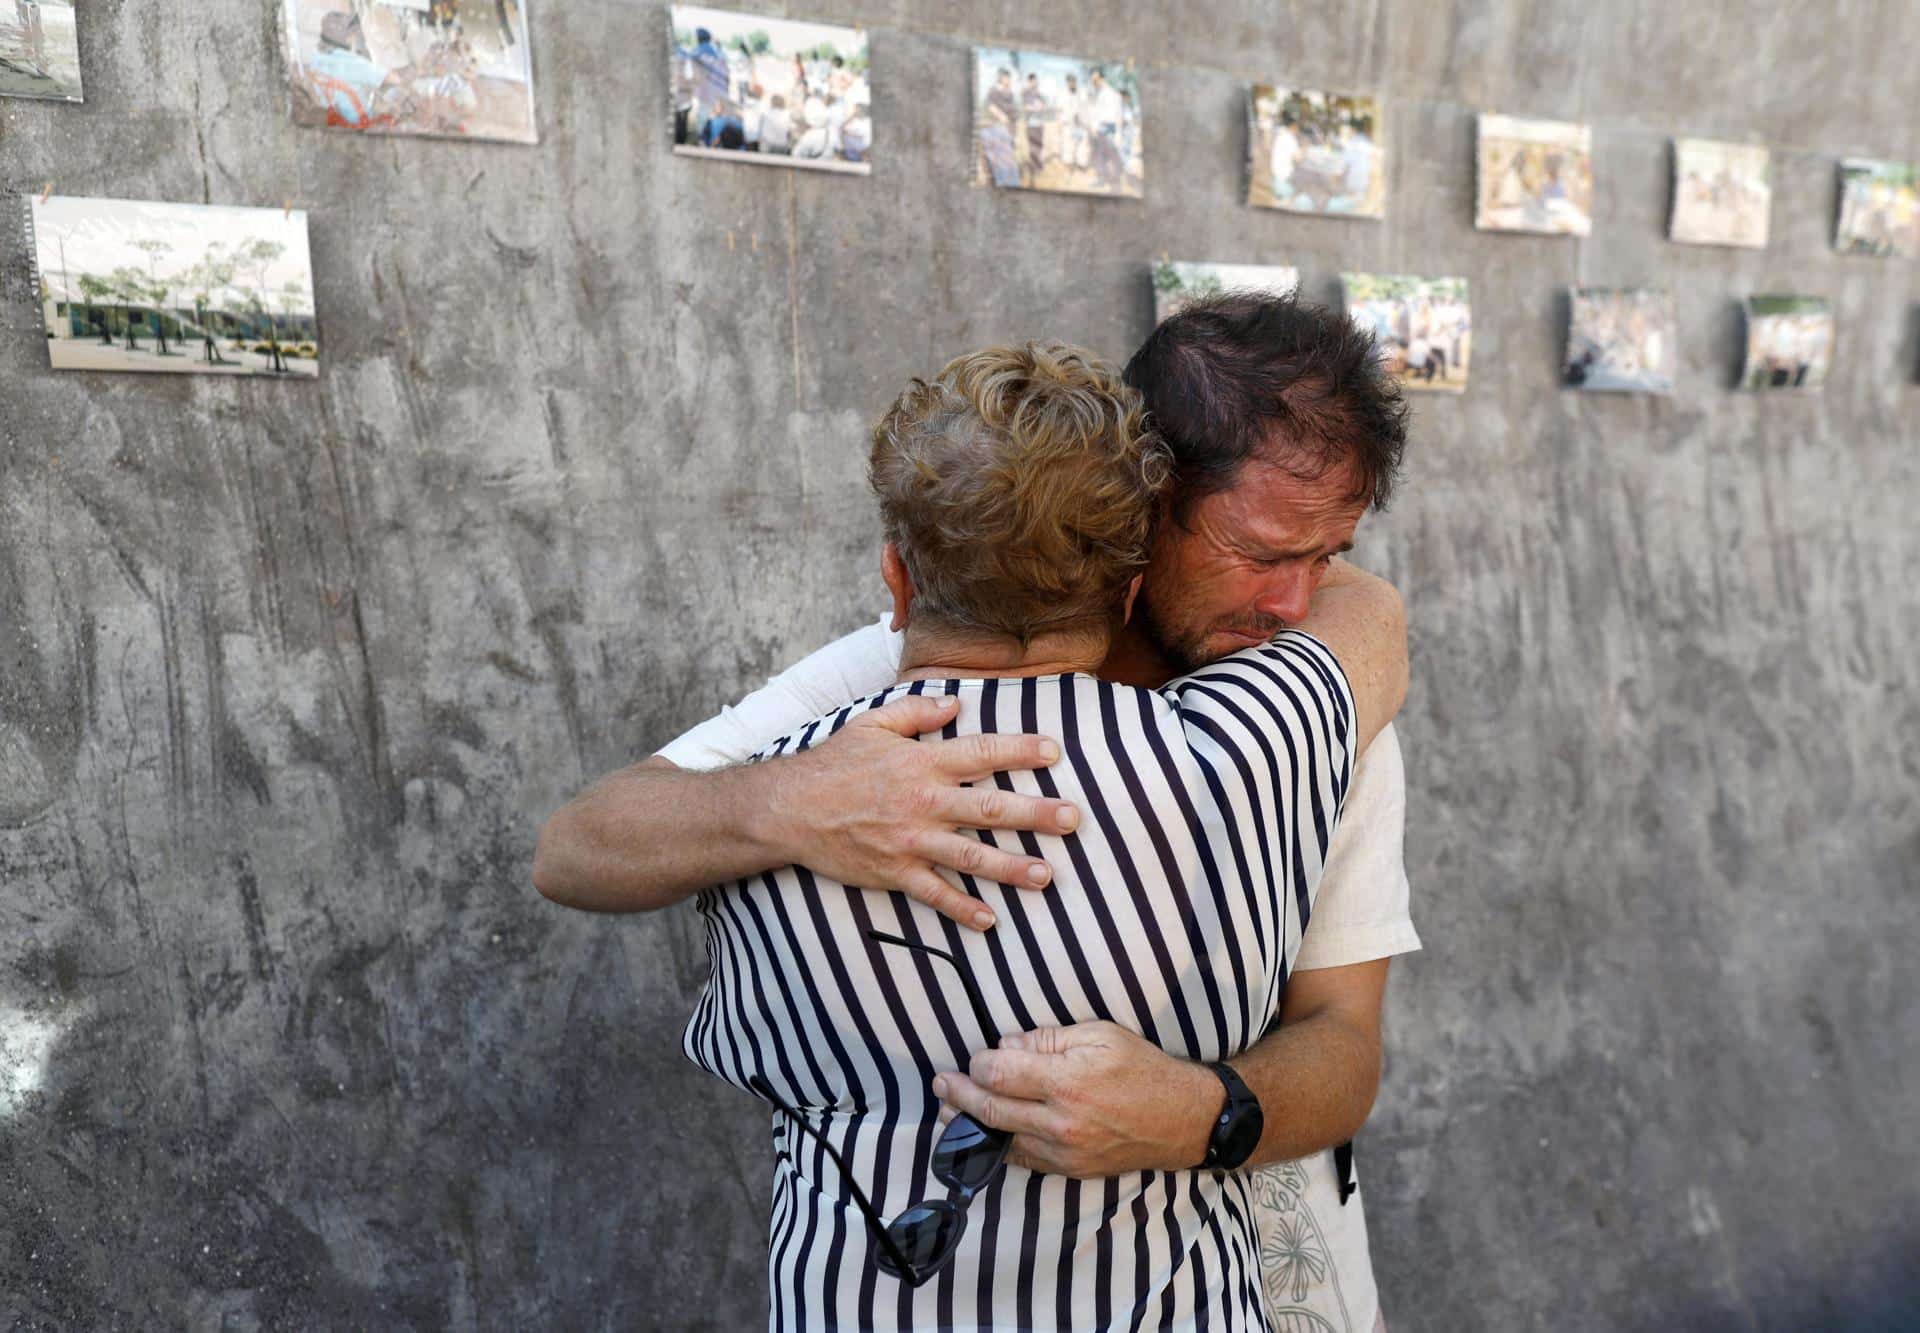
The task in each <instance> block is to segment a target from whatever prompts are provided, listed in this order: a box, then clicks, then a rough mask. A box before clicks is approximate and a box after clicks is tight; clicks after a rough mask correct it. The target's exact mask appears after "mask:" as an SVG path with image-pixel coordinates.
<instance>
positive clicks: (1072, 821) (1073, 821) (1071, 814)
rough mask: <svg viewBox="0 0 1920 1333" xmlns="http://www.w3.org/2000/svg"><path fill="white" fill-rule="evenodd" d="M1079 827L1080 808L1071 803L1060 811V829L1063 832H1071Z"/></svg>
mask: <svg viewBox="0 0 1920 1333" xmlns="http://www.w3.org/2000/svg"><path fill="white" fill-rule="evenodd" d="M1079 827H1080V811H1079V810H1078V809H1076V808H1075V807H1073V806H1071V805H1070V806H1068V807H1067V808H1066V809H1064V810H1062V811H1061V812H1060V831H1061V832H1062V833H1071V832H1073V831H1074V830H1075V829H1077V828H1079Z"/></svg>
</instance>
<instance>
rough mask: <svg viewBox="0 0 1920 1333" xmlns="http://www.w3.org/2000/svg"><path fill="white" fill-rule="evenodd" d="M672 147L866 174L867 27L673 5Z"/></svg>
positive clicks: (869, 139)
mask: <svg viewBox="0 0 1920 1333" xmlns="http://www.w3.org/2000/svg"><path fill="white" fill-rule="evenodd" d="M668 12H669V13H670V15H671V16H672V17H671V23H672V26H673V42H672V52H671V60H672V63H673V68H672V71H671V74H672V81H673V151H674V152H676V153H683V154H685V155H687V156H689V157H716V158H726V159H729V160H731V161H735V162H757V163H760V164H761V165H763V166H770V167H808V168H811V169H813V170H817V171H841V172H848V173H851V174H854V175H860V176H865V175H867V174H869V173H870V172H871V171H872V170H873V90H872V87H871V85H870V84H869V83H868V47H867V34H866V31H865V30H864V29H862V28H841V27H835V26H834V25H832V24H829V23H802V22H797V21H794V20H790V19H774V18H764V17H762V16H761V15H758V14H735V13H732V12H730V11H728V10H724V9H704V8H701V7H699V6H695V5H674V6H673V7H672V8H671V9H670V10H669V11H668Z"/></svg>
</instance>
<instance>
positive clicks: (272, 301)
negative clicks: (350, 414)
mask: <svg viewBox="0 0 1920 1333" xmlns="http://www.w3.org/2000/svg"><path fill="white" fill-rule="evenodd" d="M30 207H31V209H32V215H33V234H34V250H35V257H36V261H37V268H38V272H39V279H40V300H41V307H42V313H43V316H44V319H45V323H46V331H47V354H48V359H49V360H50V361H51V363H52V365H53V368H54V369H55V370H140V371H173V372H186V373H192V374H206V375H266V376H271V377H280V378H301V379H314V378H317V377H318V376H319V374H320V333H319V328H318V325H317V324H316V322H315V318H314V300H313V264H312V260H311V258H310V257H309V255H308V253H307V215H306V214H305V213H304V212H302V211H300V210H298V209H277V208H223V207H215V206H207V205H202V204H161V203H148V202H143V201H137V200H129V199H81V198H72V197H67V196H62V195H52V196H49V197H47V198H45V199H31V200H30Z"/></svg>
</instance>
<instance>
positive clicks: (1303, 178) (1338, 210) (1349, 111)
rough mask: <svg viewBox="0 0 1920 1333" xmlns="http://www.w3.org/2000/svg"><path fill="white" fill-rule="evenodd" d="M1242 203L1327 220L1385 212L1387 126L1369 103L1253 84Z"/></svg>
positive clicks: (1338, 95)
mask: <svg viewBox="0 0 1920 1333" xmlns="http://www.w3.org/2000/svg"><path fill="white" fill-rule="evenodd" d="M1247 117H1248V119H1247V202H1248V203H1249V204H1252V205H1254V206H1255V207H1256V208H1284V209H1286V210H1288V211H1289V212H1293V213H1318V214H1323V215H1326V216H1331V217H1348V218H1379V217H1385V216H1386V213H1387V148H1386V135H1385V129H1386V122H1385V120H1384V119H1382V117H1381V115H1380V104H1379V102H1377V101H1375V100H1374V99H1373V98H1371V97H1356V96H1348V95H1346V94H1343V93H1322V92H1308V91H1304V90H1302V89H1299V88H1276V87H1273V86H1271V85H1269V84H1264V83H1256V84H1254V85H1253V88H1252V90H1251V91H1250V92H1249V93H1248V94H1247Z"/></svg>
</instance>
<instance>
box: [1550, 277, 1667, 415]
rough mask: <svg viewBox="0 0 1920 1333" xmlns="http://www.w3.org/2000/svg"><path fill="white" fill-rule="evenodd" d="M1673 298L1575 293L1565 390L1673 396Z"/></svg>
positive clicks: (1598, 290)
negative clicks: (1566, 388)
mask: <svg viewBox="0 0 1920 1333" xmlns="http://www.w3.org/2000/svg"><path fill="white" fill-rule="evenodd" d="M1677 325H1678V321H1677V320H1676V319H1675V318H1674V305H1673V293H1672V292H1669V291H1660V290H1656V289H1653V288H1648V287H1623V288H1610V287H1575V288H1574V289H1573V309H1572V314H1571V316H1570V317H1569V321H1568V325H1567V366H1566V381H1565V382H1566V384H1567V386H1568V387H1569V388H1573V389H1593V390H1598V391H1601V392H1607V393H1672V392H1673V371H1674V365H1675V363H1676V362H1677V361H1678V359H1679V337H1678V332H1677Z"/></svg>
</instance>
